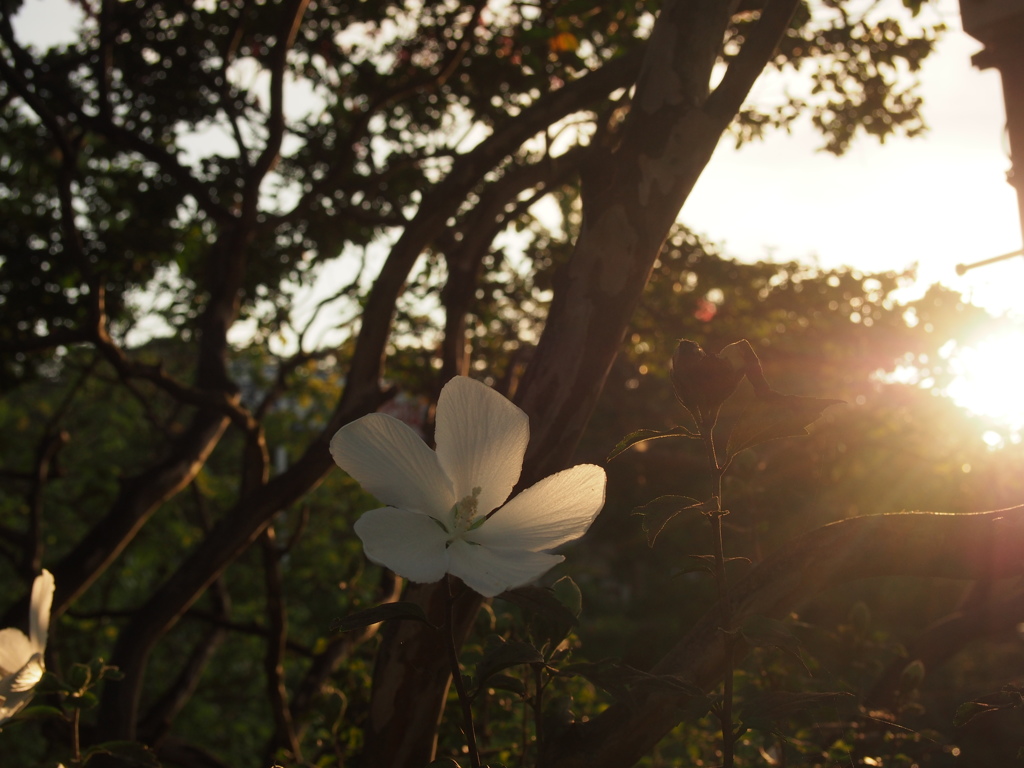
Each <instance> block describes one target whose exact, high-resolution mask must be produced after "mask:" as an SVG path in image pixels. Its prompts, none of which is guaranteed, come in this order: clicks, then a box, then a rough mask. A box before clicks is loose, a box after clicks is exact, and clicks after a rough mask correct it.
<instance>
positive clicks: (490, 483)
mask: <svg viewBox="0 0 1024 768" xmlns="http://www.w3.org/2000/svg"><path fill="white" fill-rule="evenodd" d="M529 439H530V423H529V418H528V417H527V415H526V414H525V413H523V411H521V410H520V409H519V408H517V407H516V406H515V405H513V404H512V403H511V402H509V401H508V400H506V399H505V398H504V397H502V396H501V395H499V394H498V393H497V392H495V391H494V390H492V389H490V388H489V387H487V386H486V385H484V384H481V383H480V382H478V381H474V380H472V379H468V378H465V377H463V376H457V377H456V378H454V379H452V380H451V381H449V382H448V383H447V384H446V385H445V387H444V389H442V390H441V396H440V398H439V399H438V402H437V418H436V429H435V442H436V444H437V450H436V452H435V451H432V450H430V448H429V447H427V445H426V444H425V443H424V442H423V440H421V439H420V438H419V437H418V436H417V435H416V433H415V432H414V431H413V430H412V429H410V428H409V427H407V426H406V425H405V424H403V423H402V422H400V421H398V420H397V419H394V418H392V417H390V416H387V415H385V414H382V413H371V414H369V415H367V416H363V417H362V418H361V419H357V420H356V421H353V422H352V423H351V424H347V425H346V426H344V427H342V428H341V429H340V430H338V432H337V434H335V436H334V438H333V439H332V440H331V455H332V456H333V457H334V461H335V462H336V463H337V464H338V466H339V467H341V468H342V469H344V470H345V471H346V472H348V473H349V474H350V475H351V476H352V477H353V478H355V479H356V480H357V481H358V482H359V483H360V484H361V485H362V486H363V488H364V489H366V490H367V491H369V492H370V493H372V494H373V495H374V496H376V497H377V499H378V500H380V501H381V502H383V503H385V504H387V505H388V506H386V507H382V508H380V509H373V510H370V511H369V512H367V513H365V514H364V515H363V516H362V517H360V518H359V520H357V521H356V524H355V531H356V533H357V534H358V535H359V538H360V539H362V541H363V548H364V550H365V552H366V556H367V557H368V558H369V559H370V560H372V561H373V562H375V563H378V564H380V565H384V566H387V567H388V568H390V569H391V570H393V571H394V572H395V573H397V574H399V575H400V576H404V577H405V578H407V579H409V580H411V581H417V582H433V581H439V580H440V579H442V578H443V577H444V575H445V574H446V573H450V574H452V575H453V576H458V577H459V578H460V579H462V580H463V581H464V582H465V583H466V584H468V585H469V586H470V587H472V588H473V589H475V590H476V591H477V592H479V593H480V594H481V595H485V596H486V597H493V596H494V595H497V594H499V593H500V592H503V591H505V590H506V589H511V588H513V587H517V586H521V585H523V584H526V583H528V582H531V581H533V580H534V579H536V578H538V577H539V576H540V575H541V574H543V573H544V572H545V571H547V570H548V569H549V568H551V567H552V566H554V565H555V564H557V563H559V562H561V561H562V560H563V559H564V558H563V557H562V556H561V555H553V554H550V553H549V552H548V550H551V549H553V548H555V547H557V546H559V545H561V544H565V543H566V542H568V541H572V540H574V539H578V538H579V537H580V536H582V535H583V534H584V533H586V531H587V529H588V528H589V527H590V524H591V523H592V522H593V521H594V518H595V517H597V513H598V512H600V511H601V507H602V506H604V489H605V473H604V470H603V469H601V468H600V467H597V466H594V465H592V464H581V465H579V466H576V467H573V468H571V469H567V470H565V471H563V472H558V473H556V474H554V475H551V476H550V477H547V478H545V479H543V480H541V481H540V482H539V483H537V484H536V485H534V486H531V487H530V488H527V489H526V490H525V491H523V492H522V493H520V494H519V495H517V496H516V497H515V498H514V499H512V500H511V501H509V502H508V503H507V504H505V505H504V506H501V505H502V504H503V503H504V502H505V501H506V499H508V496H509V494H510V493H512V488H513V487H514V486H515V484H516V482H517V481H518V480H519V473H520V472H521V471H522V467H523V456H524V455H525V454H526V445H527V443H528V442H529ZM498 507H501V508H500V509H498ZM494 510H497V511H496V512H494V514H493V515H491V514H490V513H491V512H493V511H494Z"/></svg>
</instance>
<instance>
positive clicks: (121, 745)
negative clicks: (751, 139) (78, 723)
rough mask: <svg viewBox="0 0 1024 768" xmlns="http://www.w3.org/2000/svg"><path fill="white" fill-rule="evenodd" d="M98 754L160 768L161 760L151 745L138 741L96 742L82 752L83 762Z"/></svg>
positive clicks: (137, 766)
mask: <svg viewBox="0 0 1024 768" xmlns="http://www.w3.org/2000/svg"><path fill="white" fill-rule="evenodd" d="M96 755H110V756H112V757H116V758H119V759H121V760H123V761H125V762H126V763H128V764H129V765H132V766H136V768H145V766H152V768H160V761H159V760H157V758H156V755H155V754H154V753H153V751H152V750H150V749H149V747H147V746H145V745H143V744H139V743H138V742H137V741H104V742H103V743H102V744H95V745H94V746H92V747H89V749H87V750H85V751H84V752H82V764H85V763H87V762H88V761H89V760H90V759H92V758H93V757H95V756H96Z"/></svg>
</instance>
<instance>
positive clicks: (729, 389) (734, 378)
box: [672, 339, 745, 427]
mask: <svg viewBox="0 0 1024 768" xmlns="http://www.w3.org/2000/svg"><path fill="white" fill-rule="evenodd" d="M744 370H745V368H744V365H743V360H742V359H740V357H739V356H737V355H729V356H728V357H719V356H718V355H715V354H709V353H707V352H705V351H704V350H703V349H701V347H700V345H699V344H697V343H696V342H693V341H687V340H686V339H683V340H682V341H680V342H679V346H678V347H676V352H675V354H674V355H672V386H673V388H674V389H675V393H676V398H677V399H678V400H679V402H680V403H682V404H683V407H684V408H686V410H688V411H689V412H690V415H691V416H693V418H694V421H696V422H697V425H698V427H706V426H708V427H710V426H714V423H715V421H717V419H718V411H719V409H720V408H721V407H722V403H724V402H725V401H726V399H728V397H729V396H730V395H731V394H732V393H733V392H735V391H736V387H737V386H738V385H739V383H740V380H741V379H742V378H743V375H744Z"/></svg>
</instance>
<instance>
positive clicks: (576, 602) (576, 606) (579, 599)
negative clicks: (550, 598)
mask: <svg viewBox="0 0 1024 768" xmlns="http://www.w3.org/2000/svg"><path fill="white" fill-rule="evenodd" d="M551 591H552V592H554V594H555V597H557V598H558V602H560V603H561V604H562V605H564V606H565V607H566V608H567V609H569V612H570V613H571V614H572V615H573V616H575V617H576V618H577V619H578V618H579V617H580V614H581V613H583V593H582V592H581V591H580V588H579V585H578V584H577V583H576V582H575V581H573V580H572V578H571V577H570V576H563V577H562V578H560V579H559V580H558V581H556V582H555V583H554V584H552V585H551Z"/></svg>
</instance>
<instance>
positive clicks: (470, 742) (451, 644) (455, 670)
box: [444, 574, 480, 768]
mask: <svg viewBox="0 0 1024 768" xmlns="http://www.w3.org/2000/svg"><path fill="white" fill-rule="evenodd" d="M444 580H445V584H446V585H447V587H448V600H447V601H446V602H447V609H448V611H447V615H446V616H445V620H444V631H445V634H446V635H447V637H446V638H445V639H446V640H447V641H448V662H449V663H450V664H451V667H452V681H453V682H454V683H455V691H456V692H457V693H458V695H459V704H460V705H461V706H462V721H463V726H462V730H463V731H465V734H466V746H467V747H469V761H470V765H471V766H472V768H480V752H479V751H478V750H477V746H476V729H475V728H474V727H473V707H472V706H471V704H470V700H469V694H468V693H466V681H465V680H464V679H463V677H462V669H461V668H460V667H459V652H458V649H456V647H455V631H454V614H455V595H454V593H453V591H452V577H451V576H450V575H447V574H446V575H445V577H444Z"/></svg>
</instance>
